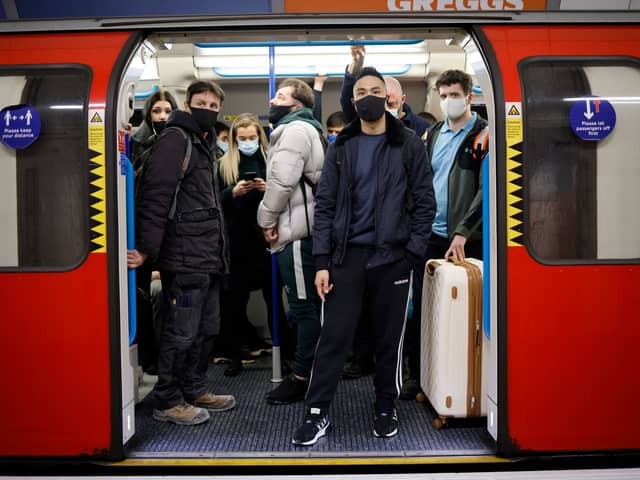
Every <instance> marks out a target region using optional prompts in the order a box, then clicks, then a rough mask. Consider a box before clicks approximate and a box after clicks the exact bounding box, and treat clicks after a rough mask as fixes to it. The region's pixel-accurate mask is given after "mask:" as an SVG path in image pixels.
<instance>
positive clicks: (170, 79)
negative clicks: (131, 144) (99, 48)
mask: <svg viewBox="0 0 640 480" xmlns="http://www.w3.org/2000/svg"><path fill="white" fill-rule="evenodd" d="M267 39H268V40H267ZM353 39H358V40H353ZM356 41H361V42H362V43H363V44H364V45H365V50H366V56H365V65H370V66H375V67H376V68H377V69H378V70H380V72H381V73H382V74H383V75H390V76H394V77H397V78H398V79H399V80H400V82H401V84H402V87H403V91H404V93H405V94H406V96H407V100H406V102H407V103H408V104H409V105H410V107H411V109H412V110H413V112H414V113H419V112H421V111H429V112H431V113H432V114H434V115H435V116H436V118H438V119H441V118H442V113H441V111H440V106H439V98H438V97H437V95H436V93H435V91H434V90H433V88H432V87H433V85H434V83H435V79H436V78H437V77H438V75H439V74H440V73H441V72H443V71H444V70H447V69H450V68H457V69H460V70H466V71H468V72H469V73H471V74H472V75H473V74H474V71H473V67H472V62H471V60H470V55H469V54H468V53H467V51H465V48H464V46H465V45H466V44H467V43H468V42H469V41H470V36H469V35H467V33H466V32H464V31H455V30H451V29H446V30H445V29H443V30H429V31H425V30H422V31H413V32H411V31H401V32H397V31H396V32H392V33H380V32H379V31H377V32H367V31H362V32H356V33H353V32H349V33H348V34H347V33H346V32H344V33H331V32H328V33H326V32H323V33H322V34H313V33H309V32H305V31H299V32H296V31H289V32H287V33H281V32H278V33H277V34H274V33H271V32H270V33H268V34H262V35H260V34H249V35H247V34H244V35H232V34H228V35H226V34H222V35H221V34H220V33H219V32H216V33H215V34H210V35H206V34H203V33H197V34H191V33H179V34H176V33H173V34H155V35H151V36H149V37H147V38H146V39H145V41H144V42H143V43H142V44H141V45H140V48H139V49H138V50H137V51H136V52H135V54H134V56H133V58H132V59H131V62H130V64H129V69H128V71H127V74H126V79H127V80H129V81H133V82H135V98H136V101H135V108H136V115H135V116H134V119H133V121H132V123H133V124H134V125H136V124H137V123H138V122H139V121H141V115H140V114H141V111H142V108H143V106H144V101H145V99H146V98H147V97H148V96H149V95H151V94H152V93H153V92H154V91H155V89H156V88H158V87H164V88H166V89H167V90H169V91H170V92H171V93H172V94H174V96H175V97H176V100H177V101H178V103H179V105H180V106H181V105H182V102H183V100H184V96H185V93H186V87H187V86H188V84H189V83H190V82H191V81H192V80H194V79H208V80H214V81H216V82H217V83H219V84H220V85H221V86H222V87H223V89H224V91H225V95H226V96H225V101H224V104H223V106H222V110H221V112H220V116H219V119H220V120H222V121H225V122H226V123H231V121H233V118H235V116H236V115H238V114H239V113H243V112H253V113H256V114H258V116H259V118H260V119H261V121H262V123H263V125H264V126H266V125H267V122H266V116H267V112H268V108H269V46H270V45H273V46H274V49H273V52H274V55H275V57H274V58H275V60H274V63H275V75H276V78H277V80H278V81H279V80H282V79H284V78H287V77H297V78H303V79H305V80H307V81H308V82H309V83H310V84H311V83H312V82H313V79H314V77H315V76H316V75H321V74H324V75H326V76H327V77H328V78H327V80H326V82H325V84H324V89H323V95H322V116H323V118H322V120H323V125H324V124H325V121H326V118H327V116H328V115H330V114H331V113H332V112H334V111H337V110H339V109H340V104H339V97H340V88H341V84H342V77H343V75H344V71H345V67H346V66H347V64H348V63H349V62H350V61H351V54H350V44H352V43H353V42H356ZM474 80H475V79H474ZM474 84H477V82H475V81H474ZM474 103H477V104H481V103H482V95H481V90H480V89H479V88H477V89H476V91H475V98H474Z"/></svg>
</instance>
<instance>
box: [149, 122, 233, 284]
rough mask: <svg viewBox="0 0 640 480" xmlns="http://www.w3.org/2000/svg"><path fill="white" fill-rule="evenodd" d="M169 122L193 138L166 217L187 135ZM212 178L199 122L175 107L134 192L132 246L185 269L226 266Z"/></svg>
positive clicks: (158, 263) (166, 266)
mask: <svg viewBox="0 0 640 480" xmlns="http://www.w3.org/2000/svg"><path fill="white" fill-rule="evenodd" d="M171 127H177V128H181V129H182V130H183V131H184V132H185V133H186V134H187V135H190V136H191V142H192V149H191V158H190V160H189V165H188V167H187V170H186V172H185V175H184V178H183V180H182V184H181V186H180V192H179V193H178V197H177V203H176V213H175V217H174V219H173V220H169V209H170V207H171V203H172V200H173V195H174V192H175V190H176V186H177V184H178V180H179V178H180V172H181V170H182V162H183V160H184V156H185V152H186V149H187V140H186V139H185V137H184V136H183V135H182V134H181V133H180V132H179V131H178V130H177V129H176V128H171ZM213 138H215V136H214V137H213ZM214 179H215V174H214V158H213V154H212V152H211V149H210V147H209V144H208V143H207V141H206V140H204V138H203V136H202V132H201V130H200V128H199V127H198V125H197V124H196V122H195V120H194V119H193V117H192V116H191V115H190V114H189V113H186V112H183V111H181V110H175V111H174V112H172V113H171V116H170V117H169V120H168V122H167V128H165V130H163V131H162V133H161V134H160V135H159V136H158V139H157V140H156V142H155V143H154V144H153V149H152V151H151V155H150V156H149V158H148V159H147V165H146V166H145V171H144V174H143V178H142V181H141V182H140V184H139V185H138V192H137V194H136V200H137V204H136V248H137V249H138V250H139V251H140V252H143V253H146V254H148V255H149V256H150V257H152V258H153V259H155V268H157V269H159V270H167V271H171V272H185V273H191V272H206V273H223V272H225V271H226V270H227V265H228V262H227V253H226V252H227V248H226V244H225V241H224V240H225V235H224V223H223V221H222V208H221V207H220V199H219V192H218V185H217V181H214Z"/></svg>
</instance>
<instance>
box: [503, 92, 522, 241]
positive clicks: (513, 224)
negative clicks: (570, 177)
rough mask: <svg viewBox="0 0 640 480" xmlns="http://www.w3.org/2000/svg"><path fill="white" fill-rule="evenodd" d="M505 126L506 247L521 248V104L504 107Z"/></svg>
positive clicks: (510, 104) (513, 103)
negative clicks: (505, 113)
mask: <svg viewBox="0 0 640 480" xmlns="http://www.w3.org/2000/svg"><path fill="white" fill-rule="evenodd" d="M505 107H506V108H505V110H506V112H507V115H506V124H507V245H508V246H509V247H515V246H522V244H523V237H522V230H523V229H522V220H521V218H522V215H521V213H522V208H523V204H522V140H523V138H522V114H521V113H520V112H522V104H521V103H520V102H508V103H507V104H506V105H505Z"/></svg>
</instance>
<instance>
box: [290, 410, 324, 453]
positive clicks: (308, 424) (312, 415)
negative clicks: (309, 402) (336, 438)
mask: <svg viewBox="0 0 640 480" xmlns="http://www.w3.org/2000/svg"><path fill="white" fill-rule="evenodd" d="M330 425H331V422H329V415H327V413H326V412H323V411H322V410H320V409H319V408H310V409H309V412H308V413H307V414H306V415H305V417H304V422H303V423H302V425H300V427H299V428H298V429H297V430H296V433H294V434H293V438H292V439H291V442H292V443H293V444H294V445H303V446H309V445H313V444H314V443H316V442H317V441H318V439H319V438H320V437H324V435H325V433H327V430H328V429H329V427H330Z"/></svg>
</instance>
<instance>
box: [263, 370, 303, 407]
mask: <svg viewBox="0 0 640 480" xmlns="http://www.w3.org/2000/svg"><path fill="white" fill-rule="evenodd" d="M308 386H309V381H308V380H299V379H298V378H296V376H295V375H291V376H289V377H287V378H285V379H284V382H282V383H281V384H280V385H279V386H278V387H277V388H274V389H273V390H271V391H270V392H269V393H267V395H266V396H265V400H266V401H267V403H270V404H272V405H286V404H287V403H293V402H299V401H301V400H304V396H305V394H306V393H307V387H308Z"/></svg>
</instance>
